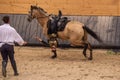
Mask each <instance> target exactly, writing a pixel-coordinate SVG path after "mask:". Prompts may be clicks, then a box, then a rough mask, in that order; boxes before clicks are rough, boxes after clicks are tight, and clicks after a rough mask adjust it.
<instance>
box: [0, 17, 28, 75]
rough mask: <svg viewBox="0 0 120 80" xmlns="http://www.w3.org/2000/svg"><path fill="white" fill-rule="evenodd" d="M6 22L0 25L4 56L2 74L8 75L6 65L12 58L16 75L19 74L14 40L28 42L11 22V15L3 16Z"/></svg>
mask: <svg viewBox="0 0 120 80" xmlns="http://www.w3.org/2000/svg"><path fill="white" fill-rule="evenodd" d="M2 20H3V22H4V24H3V25H1V26H0V52H1V56H2V60H3V61H2V75H3V76H4V77H6V67H7V62H8V58H9V59H10V62H11V65H12V68H13V70H14V76H18V75H19V74H18V71H17V66H16V61H15V59H14V42H16V43H18V44H19V45H24V44H26V42H25V41H24V40H23V39H22V38H21V36H20V35H19V34H18V33H17V32H16V30H15V29H14V28H13V27H11V26H10V24H9V16H4V17H3V19H2Z"/></svg>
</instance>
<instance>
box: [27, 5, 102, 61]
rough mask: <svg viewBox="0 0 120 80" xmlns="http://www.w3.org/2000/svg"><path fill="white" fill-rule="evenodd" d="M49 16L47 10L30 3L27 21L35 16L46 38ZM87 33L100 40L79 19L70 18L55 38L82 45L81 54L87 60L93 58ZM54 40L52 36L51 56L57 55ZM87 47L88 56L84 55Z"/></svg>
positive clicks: (74, 44)
mask: <svg viewBox="0 0 120 80" xmlns="http://www.w3.org/2000/svg"><path fill="white" fill-rule="evenodd" d="M50 17H51V16H50V15H48V14H47V12H46V11H44V9H42V8H40V7H37V6H32V5H31V7H30V11H29V15H28V21H30V22H31V21H32V20H33V19H34V18H36V19H37V21H38V22H39V23H40V25H41V27H42V30H43V34H44V35H45V36H46V37H47V38H48V40H49V39H50V36H49V35H48V33H47V32H48V27H47V23H48V21H49V19H50ZM87 34H90V35H91V36H92V37H93V38H95V39H96V40H97V41H99V42H102V40H101V39H100V38H99V37H98V36H97V35H96V34H95V33H94V32H93V31H92V30H91V29H89V28H88V27H87V26H86V25H84V24H83V23H80V22H79V21H72V20H71V21H69V22H67V24H66V25H65V28H64V30H63V31H58V32H57V38H60V39H62V40H68V41H69V42H70V44H71V46H83V47H84V50H83V55H84V56H85V58H87V59H88V60H92V59H93V55H92V47H91V44H90V43H89V42H88V41H87ZM55 41H56V40H54V38H53V42H54V45H52V49H53V50H52V52H53V53H54V55H53V56H52V58H56V57H57V53H56V47H57V46H56V44H57V42H55ZM51 44H52V42H49V45H51ZM87 49H89V51H90V55H89V56H88V57H87V55H86V50H87Z"/></svg>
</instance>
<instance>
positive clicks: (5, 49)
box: [0, 44, 17, 73]
mask: <svg viewBox="0 0 120 80" xmlns="http://www.w3.org/2000/svg"><path fill="white" fill-rule="evenodd" d="M0 51H1V56H2V59H3V62H5V63H7V62H8V58H9V59H10V62H11V65H12V67H13V70H14V72H15V73H16V72H17V67H16V62H15V59H14V46H13V45H9V44H4V45H3V46H2V47H1V49H0ZM6 66H7V65H6Z"/></svg>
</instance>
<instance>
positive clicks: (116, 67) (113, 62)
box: [0, 47, 120, 80]
mask: <svg viewBox="0 0 120 80" xmlns="http://www.w3.org/2000/svg"><path fill="white" fill-rule="evenodd" d="M57 51H58V58H56V59H51V58H50V57H51V56H52V53H51V51H50V49H49V48H45V47H22V48H21V47H15V59H16V62H17V67H18V71H19V76H13V69H12V67H11V64H10V62H9V63H8V65H7V77H6V78H4V77H3V76H2V73H1V72H0V80H120V55H119V54H117V55H115V54H110V53H111V52H110V51H108V50H102V49H94V50H93V60H92V61H89V60H87V59H85V58H84V56H83V54H82V49H72V48H69V49H68V48H67V49H57ZM87 53H88V52H87ZM0 62H1V58H0ZM0 66H1V63H0ZM0 71H1V70H0Z"/></svg>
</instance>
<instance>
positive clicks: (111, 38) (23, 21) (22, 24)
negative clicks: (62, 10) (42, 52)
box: [0, 14, 120, 46]
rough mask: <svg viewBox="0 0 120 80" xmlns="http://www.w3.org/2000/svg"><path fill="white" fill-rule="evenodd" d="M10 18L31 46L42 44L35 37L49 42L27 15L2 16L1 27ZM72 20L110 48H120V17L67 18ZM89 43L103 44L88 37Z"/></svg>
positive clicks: (37, 25) (38, 26) (0, 15)
mask: <svg viewBox="0 0 120 80" xmlns="http://www.w3.org/2000/svg"><path fill="white" fill-rule="evenodd" d="M4 15H9V16H10V24H11V26H13V27H14V28H15V29H16V30H17V31H18V33H19V34H20V35H21V36H22V37H23V39H24V40H25V41H27V42H29V43H30V44H40V43H39V42H38V41H36V40H35V39H34V38H33V37H34V36H35V35H37V36H39V37H41V38H42V39H43V40H45V41H46V42H47V39H46V37H45V36H44V35H43V34H42V29H41V27H40V25H39V23H38V22H37V20H36V19H35V20H33V21H32V22H31V23H29V22H28V21H27V15H20V14H0V25H1V24H3V22H2V17H3V16H4ZM67 17H68V18H69V19H71V20H76V21H80V22H82V23H84V24H85V25H87V27H89V28H90V29H92V30H93V31H94V32H95V33H96V34H97V35H99V36H100V37H101V39H102V40H103V41H104V43H106V44H108V46H120V17H116V16H67ZM88 41H89V42H90V43H91V44H92V46H95V45H98V46H101V44H99V43H98V41H96V40H95V39H94V38H92V37H91V36H88ZM59 44H69V42H68V41H63V40H59Z"/></svg>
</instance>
